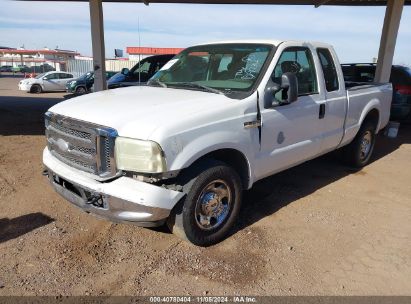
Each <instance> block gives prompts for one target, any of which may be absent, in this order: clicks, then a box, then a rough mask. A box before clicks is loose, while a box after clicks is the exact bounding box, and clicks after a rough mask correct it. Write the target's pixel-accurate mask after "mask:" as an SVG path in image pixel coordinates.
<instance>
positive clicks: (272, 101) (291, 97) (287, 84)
mask: <svg viewBox="0 0 411 304" xmlns="http://www.w3.org/2000/svg"><path fill="white" fill-rule="evenodd" d="M280 91H282V92H281V95H282V96H281V99H277V98H276V96H275V95H276V94H277V93H278V92H280ZM266 98H267V99H266V100H267V102H268V101H269V102H268V105H267V106H266V107H267V108H272V107H276V106H281V105H286V104H290V103H292V102H294V101H297V99H298V79H297V76H295V74H294V73H284V74H283V75H282V76H281V85H279V84H277V83H274V85H272V86H271V87H268V88H267V89H266ZM265 104H267V103H265Z"/></svg>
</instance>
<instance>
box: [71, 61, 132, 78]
mask: <svg viewBox="0 0 411 304" xmlns="http://www.w3.org/2000/svg"><path fill="white" fill-rule="evenodd" d="M137 63H138V61H135V60H112V59H109V60H106V71H113V72H120V71H121V69H123V68H128V69H131V68H132V67H133V66H134V65H136V64H137ZM89 71H93V60H86V59H74V60H68V61H67V72H70V73H74V74H78V75H81V74H85V73H87V72H89Z"/></svg>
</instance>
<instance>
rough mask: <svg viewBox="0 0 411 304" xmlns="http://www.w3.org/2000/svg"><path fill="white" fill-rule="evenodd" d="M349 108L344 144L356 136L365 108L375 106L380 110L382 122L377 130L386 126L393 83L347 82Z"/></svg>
mask: <svg viewBox="0 0 411 304" xmlns="http://www.w3.org/2000/svg"><path fill="white" fill-rule="evenodd" d="M346 89H347V100H348V109H347V113H346V119H345V126H344V129H345V132H344V139H343V142H342V144H344V143H346V142H347V141H349V140H350V139H352V138H354V136H355V134H357V132H358V130H359V128H360V126H361V123H362V121H363V119H364V117H361V115H363V114H362V113H368V111H367V110H366V111H364V110H363V109H364V108H370V109H371V108H372V107H373V106H374V107H376V108H377V109H378V110H379V113H380V116H381V117H380V123H379V125H378V127H377V131H380V130H381V129H382V128H384V127H385V126H386V125H387V123H388V121H389V117H390V107H391V99H392V85H391V84H390V83H376V82H364V83H361V82H346Z"/></svg>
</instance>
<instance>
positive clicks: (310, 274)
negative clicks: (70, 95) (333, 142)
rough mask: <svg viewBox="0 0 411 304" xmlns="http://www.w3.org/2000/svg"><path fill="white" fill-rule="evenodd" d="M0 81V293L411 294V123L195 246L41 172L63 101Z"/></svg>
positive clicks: (282, 179)
mask: <svg viewBox="0 0 411 304" xmlns="http://www.w3.org/2000/svg"><path fill="white" fill-rule="evenodd" d="M17 81H18V79H13V78H0V295H159V294H160V295H189V294H190V295H235V294H236V295H238V294H242V295H411V187H410V181H411V127H410V126H401V128H400V132H399V136H398V138H396V139H388V138H385V137H382V136H381V137H379V138H378V139H377V145H376V149H375V154H374V158H373V162H372V163H371V164H370V165H369V166H367V167H366V168H364V169H363V170H361V171H357V172H356V171H353V170H350V169H349V168H347V167H345V166H342V165H341V164H340V163H339V161H338V159H337V158H336V157H335V155H327V156H325V157H322V158H320V159H317V160H314V161H310V162H308V163H305V164H303V165H300V166H298V167H296V168H293V169H290V170H288V171H286V172H283V173H281V174H278V175H276V176H273V177H271V178H268V179H265V180H263V181H261V182H259V183H258V184H256V185H255V187H254V188H253V190H251V191H248V192H246V193H245V201H244V205H243V209H242V212H241V217H240V221H239V223H238V225H237V227H236V230H235V231H234V232H233V234H232V236H231V237H229V238H228V239H227V240H225V241H224V242H222V243H220V244H218V245H215V246H213V247H210V248H199V247H195V246H193V245H190V244H188V243H185V242H183V241H180V240H179V239H178V238H176V237H175V236H173V235H172V234H170V233H168V232H167V230H166V229H155V230H151V229H145V228H139V227H135V226H133V225H126V224H112V223H110V222H108V221H105V220H100V219H97V218H95V217H93V216H91V215H88V214H85V213H83V212H82V211H80V210H79V209H77V208H75V207H73V206H71V205H70V204H69V203H67V202H66V201H65V200H64V199H62V198H60V197H59V196H58V195H57V194H56V193H54V192H53V191H52V189H51V187H49V185H48V183H47V180H46V179H45V178H44V177H43V176H42V175H41V172H42V164H41V153H42V149H43V148H44V146H45V139H44V136H43V118H42V115H43V113H44V112H45V111H46V110H47V109H48V108H49V107H50V106H51V105H53V104H55V103H57V102H60V101H61V100H62V97H63V95H64V94H63V93H48V94H47V93H45V94H40V95H35V96H33V95H32V94H27V93H23V92H18V91H17V90H16V88H17Z"/></svg>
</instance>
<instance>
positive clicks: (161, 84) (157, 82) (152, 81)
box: [147, 79, 167, 88]
mask: <svg viewBox="0 0 411 304" xmlns="http://www.w3.org/2000/svg"><path fill="white" fill-rule="evenodd" d="M152 84H157V85H159V86H160V87H163V88H167V85H166V84H165V83H164V82H161V81H160V80H158V79H150V80H149V81H148V82H147V85H150V86H151V85H152Z"/></svg>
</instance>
